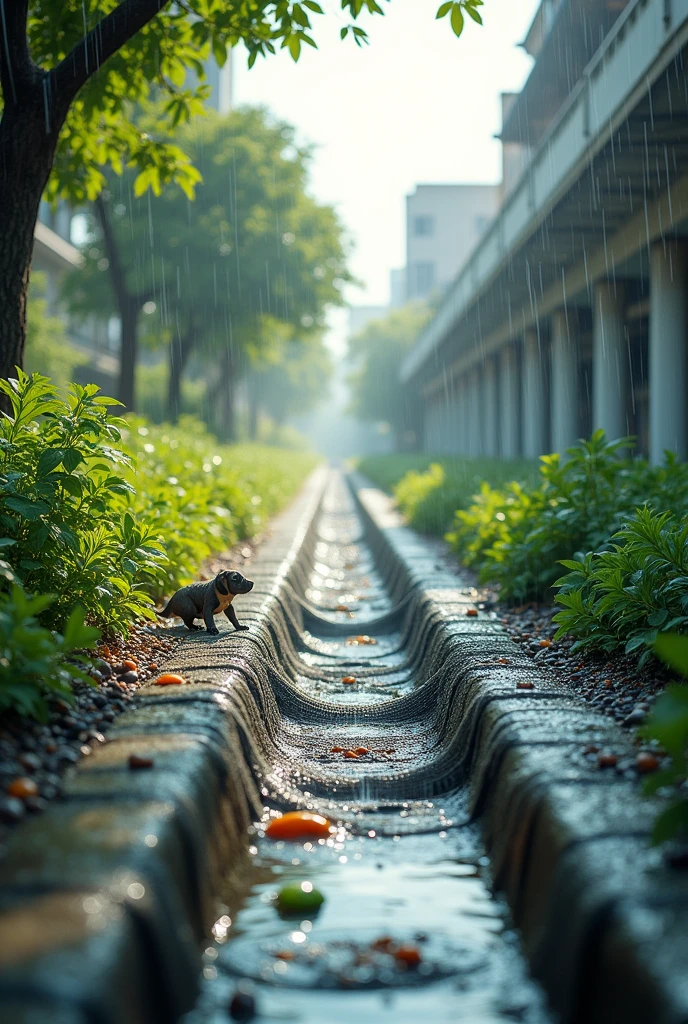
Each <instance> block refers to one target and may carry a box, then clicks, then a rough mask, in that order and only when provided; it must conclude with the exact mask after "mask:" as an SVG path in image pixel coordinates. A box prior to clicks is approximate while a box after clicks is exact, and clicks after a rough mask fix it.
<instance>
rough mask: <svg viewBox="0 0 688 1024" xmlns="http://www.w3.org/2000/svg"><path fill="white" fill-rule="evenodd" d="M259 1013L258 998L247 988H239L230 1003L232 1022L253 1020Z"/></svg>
mask: <svg viewBox="0 0 688 1024" xmlns="http://www.w3.org/2000/svg"><path fill="white" fill-rule="evenodd" d="M256 1013H257V1006H256V997H255V996H254V995H253V993H252V992H251V991H248V990H247V989H246V988H238V989H237V990H236V992H235V993H234V995H233V996H232V998H231V1000H230V1003H229V1016H230V1017H231V1018H232V1020H239V1021H248V1020H253V1018H254V1017H255V1016H256Z"/></svg>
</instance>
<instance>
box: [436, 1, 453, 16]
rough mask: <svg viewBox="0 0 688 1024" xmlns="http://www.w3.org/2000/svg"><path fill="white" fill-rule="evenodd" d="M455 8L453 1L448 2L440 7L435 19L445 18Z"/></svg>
mask: <svg viewBox="0 0 688 1024" xmlns="http://www.w3.org/2000/svg"><path fill="white" fill-rule="evenodd" d="M453 6H454V4H453V0H447V2H446V3H444V4H442V5H441V6H440V7H438V9H437V14H436V15H435V18H444V17H445V16H446V15H447V14H449V12H450V11H451V9H452V7H453Z"/></svg>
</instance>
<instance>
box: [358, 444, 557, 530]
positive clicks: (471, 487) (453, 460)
mask: <svg viewBox="0 0 688 1024" xmlns="http://www.w3.org/2000/svg"><path fill="white" fill-rule="evenodd" d="M358 468H359V470H360V471H361V472H362V473H364V474H365V475H366V476H368V477H369V478H370V479H371V480H372V481H373V482H374V483H376V484H377V485H378V486H379V487H382V488H383V489H384V490H386V491H391V492H393V493H394V496H395V498H396V500H397V503H398V505H399V508H400V509H401V511H402V512H403V513H404V515H405V516H406V517H407V518H408V520H409V522H410V523H411V525H412V526H413V527H415V529H417V530H420V531H421V532H422V533H430V534H443V533H444V532H445V530H447V529H448V527H449V526H450V525H451V522H452V518H453V516H454V513H455V512H456V510H457V509H459V508H465V507H466V506H467V505H468V504H469V503H470V501H471V498H472V496H473V495H474V494H476V492H478V491H479V490H480V487H481V485H482V483H483V482H484V481H487V482H489V483H490V484H491V485H492V486H493V487H500V486H502V485H504V484H505V483H506V481H509V480H514V479H517V480H522V481H524V483H525V482H535V481H536V480H537V475H538V464H537V462H536V461H535V460H530V459H514V460H509V459H487V458H486V459H469V458H463V457H460V456H455V457H448V456H440V457H433V456H430V455H371V456H367V457H366V458H363V459H361V460H360V461H359V463H358Z"/></svg>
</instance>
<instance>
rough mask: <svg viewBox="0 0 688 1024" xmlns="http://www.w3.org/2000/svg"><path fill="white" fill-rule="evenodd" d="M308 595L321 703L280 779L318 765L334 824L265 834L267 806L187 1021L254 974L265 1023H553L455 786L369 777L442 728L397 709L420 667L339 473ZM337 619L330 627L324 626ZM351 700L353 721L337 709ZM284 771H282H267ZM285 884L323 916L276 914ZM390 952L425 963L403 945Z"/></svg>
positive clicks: (215, 1013) (299, 728)
mask: <svg viewBox="0 0 688 1024" xmlns="http://www.w3.org/2000/svg"><path fill="white" fill-rule="evenodd" d="M304 597H305V600H306V602H307V607H308V610H309V613H310V621H309V629H308V630H307V631H304V632H303V634H302V635H301V637H300V638H299V640H298V641H297V644H296V647H297V656H298V661H299V662H301V663H302V664H303V665H304V666H306V667H307V668H308V670H309V671H308V673H307V674H306V673H305V672H298V671H297V672H296V673H295V674H294V675H293V677H292V679H291V682H292V684H293V686H294V687H295V688H296V689H297V690H298V691H300V692H302V693H303V694H304V695H305V696H307V697H311V698H315V699H317V700H318V701H320V702H323V703H324V704H325V705H327V706H329V707H330V708H331V709H332V714H331V716H329V717H330V720H329V721H328V716H327V713H324V714H323V716H322V720H321V721H320V722H319V723H318V724H316V725H311V726H308V725H301V724H300V723H299V722H298V721H295V722H292V723H291V726H290V728H289V729H288V736H289V739H290V741H291V751H290V753H291V756H292V758H293V762H294V765H295V770H294V772H293V775H292V778H291V779H290V780H289V788H290V789H291V790H292V791H294V790H297V791H298V790H300V791H301V793H302V794H303V797H304V802H305V803H306V804H308V802H309V796H310V793H309V789H308V787H309V785H310V783H309V772H310V771H313V773H314V774H315V773H317V775H318V777H319V779H320V784H319V787H318V797H317V809H318V810H319V811H322V812H323V813H324V814H326V815H327V816H328V818H329V819H330V820H332V821H334V822H338V823H340V826H341V827H340V830H339V831H338V832H337V833H336V834H335V835H334V836H333V837H332V838H330V839H327V840H323V839H321V840H320V841H319V842H318V841H314V842H310V841H306V842H305V843H303V842H300V843H295V842H278V843H275V842H274V841H271V840H270V839H269V838H268V837H266V836H265V831H264V826H265V824H266V823H267V822H268V821H269V820H270V816H271V815H272V816H274V815H277V814H279V811H276V810H274V809H273V808H272V807H271V806H270V803H269V802H268V803H267V804H266V810H265V817H264V820H263V821H262V822H260V823H257V824H256V827H255V835H254V837H253V838H252V841H251V843H252V845H251V847H250V850H249V856H250V863H249V865H248V867H247V874H246V876H245V877H246V878H247V880H248V881H247V887H246V884H245V885H242V896H241V897H240V898H238V899H237V898H236V895H235V893H234V892H233V891H232V888H231V886H230V887H229V888H228V891H227V892H226V894H225V897H224V900H225V906H224V907H221V908H220V909H221V910H222V911H223V912H222V913H220V914H219V915H218V921H217V922H216V927H215V931H214V942H213V943H211V944H209V945H208V946H207V948H206V951H205V965H204V979H205V980H204V987H203V991H202V994H201V996H200V999H199V1003H198V1006H197V1007H196V1009H195V1010H194V1011H193V1012H192V1013H191V1014H190V1015H188V1017H187V1018H185V1024H201V1022H208V1024H214V1022H216V1024H220V1022H222V1021H227V1020H228V1019H231V1018H230V1017H229V1013H228V1007H229V1006H230V1003H231V999H232V996H233V993H234V992H235V990H236V988H237V985H239V988H240V989H241V986H242V984H244V983H247V982H248V983H250V985H252V986H253V990H252V994H253V997H254V998H255V999H256V1002H257V1007H258V1009H259V1014H260V1016H259V1018H258V1019H260V1020H261V1021H265V1022H266V1024H268V1022H270V1024H272V1022H273V1021H274V1022H277V1021H285V1020H290V1021H294V1022H302V1024H316V1022H317V1024H324V1022H325V1021H328V1020H336V1019H346V1018H352V1019H357V1020H358V1021H360V1022H362V1024H364V1022H369V1024H376V1022H377V1021H387V1020H389V1021H395V1022H399V1024H401V1022H409V1024H411V1022H413V1024H416V1022H419V1021H420V1020H433V1021H456V1022H463V1021H465V1022H467V1024H469V1022H470V1024H488V1022H494V1024H497V1022H499V1021H514V1020H517V1021H523V1022H529V1024H536V1022H542V1024H544V1022H546V1021H550V1020H551V1019H552V1018H551V1017H550V1015H549V1014H548V1011H547V1010H546V1008H545V999H544V995H543V993H542V991H541V990H540V988H539V987H538V985H537V984H536V983H535V982H534V981H532V980H531V979H530V977H529V975H528V968H527V965H526V963H525V961H524V958H523V956H522V954H521V952H520V947H519V939H518V935H517V933H516V932H515V930H514V928H513V926H512V925H511V923H510V919H509V913H508V909H507V906H506V904H505V902H504V901H503V900H502V899H500V898H498V897H497V896H496V895H495V894H494V893H493V891H492V885H491V878H490V867H489V858H488V857H487V856H486V854H485V850H484V848H483V846H482V844H481V841H480V836H479V832H478V829H477V828H476V826H475V825H472V824H469V822H468V818H469V814H468V806H467V795H466V793H465V792H461V791H460V790H454V791H452V792H447V793H446V794H445V795H444V796H445V797H446V799H445V798H444V797H440V798H439V799H434V800H428V799H424V794H423V792H422V790H423V785H422V781H421V780H420V779H419V786H418V793H417V794H416V799H414V798H413V797H409V798H405V799H398V800H394V799H392V798H391V797H390V798H386V797H385V798H384V800H383V802H380V801H379V788H380V787H379V786H378V780H379V781H380V782H381V783H382V788H383V789H384V790H385V791H386V792H393V790H394V786H395V780H396V778H397V777H403V776H404V775H405V774H406V773H408V772H409V771H416V770H417V768H418V766H419V765H421V764H422V763H423V762H424V761H427V760H428V759H429V758H431V757H432V756H433V755H434V753H435V751H434V749H433V748H435V747H436V745H437V736H436V734H435V732H434V730H433V729H432V728H431V727H430V726H429V725H428V723H425V722H424V721H423V720H422V719H421V718H418V719H416V720H412V721H406V722H400V721H398V720H397V717H396V714H395V713H394V712H395V709H394V705H395V704H396V703H397V702H399V701H403V698H404V697H406V696H407V695H409V694H410V693H412V691H413V690H414V689H416V688H418V687H419V686H421V685H422V684H423V683H425V682H426V681H427V679H426V678H423V677H422V676H421V677H420V678H419V676H420V673H419V671H418V664H417V662H416V661H415V660H414V658H413V656H412V654H411V653H410V652H409V649H408V643H407V642H406V640H405V636H404V632H403V629H402V628H401V625H400V623H399V622H395V621H394V615H393V613H394V610H395V609H394V597H393V595H391V594H390V592H389V589H388V587H387V586H386V585H385V582H384V581H383V577H382V575H381V573H380V572H379V571H377V569H376V565H375V559H374V557H373V554H372V553H371V551H370V549H369V547H368V545H367V543H366V540H365V537H364V536H363V527H362V522H361V518H360V516H359V515H358V514H357V512H356V509H355V506H354V503H353V500H352V497H351V494H350V492H349V490H348V488H347V487H346V485H345V483H344V481H343V480H342V479H341V478H340V477H338V476H335V477H334V478H333V480H332V481H331V483H330V485H329V487H328V490H327V492H326V494H325V498H324V501H323V510H322V514H321V516H320V520H319V523H318V540H317V543H316V545H315V549H314V561H313V563H312V565H311V567H310V571H308V573H307V579H306V587H305V592H304ZM318 620H320V622H321V624H322V628H321V629H320V630H318V624H319V621H318ZM333 626H336V627H337V629H336V631H337V633H338V634H339V635H335V636H332V635H330V634H331V632H332V631H333V630H332V627H333ZM344 709H346V710H347V711H349V712H350V713H351V720H349V721H346V722H343V721H341V718H339V717H338V716H339V715H340V713H341V711H342V710H344ZM372 710H376V714H375V720H374V721H371V720H370V717H369V715H370V712H371V711H372ZM357 711H360V712H361V716H360V717H359V718H358V719H357V717H356V712H357ZM365 712H367V713H368V714H367V715H366V714H365ZM363 748H365V752H361V753H359V754H358V756H356V757H352V756H347V753H349V754H351V753H353V752H354V751H356V750H358V751H362V749H363ZM283 772H284V766H282V765H280V766H276V768H275V773H276V775H277V776H278V779H279V777H281V776H282V773H283ZM272 781H273V784H274V783H275V782H276V781H278V780H276V779H274V778H273V780H272ZM323 782H324V784H323ZM342 791H344V793H345V794H348V795H344V796H342V795H341V793H342ZM288 882H295V883H297V884H301V883H302V882H304V883H305V884H306V885H307V886H308V885H311V886H313V887H315V888H316V889H318V890H319V891H321V892H322V894H323V895H324V897H325V902H324V904H323V906H322V908H321V909H320V910H319V912H318V913H317V914H316V915H310V916H307V915H306V916H304V918H303V919H293V920H282V919H281V918H280V914H279V912H278V909H277V906H276V899H277V894H278V892H279V890H280V888H281V887H282V886H283V885H285V884H287V883H288ZM399 948H401V949H404V948H408V949H410V950H413V953H411V954H408V955H409V956H411V958H412V959H415V958H416V957H417V958H418V962H417V963H414V964H413V965H411V966H409V965H407V964H406V963H405V962H403V960H401V959H399V958H398V957H396V956H395V953H394V951H395V950H398V949H399Z"/></svg>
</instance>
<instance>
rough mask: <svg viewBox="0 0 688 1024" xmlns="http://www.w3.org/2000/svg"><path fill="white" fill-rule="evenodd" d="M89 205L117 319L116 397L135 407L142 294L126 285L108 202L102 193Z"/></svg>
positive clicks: (127, 405) (130, 406) (128, 405)
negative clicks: (100, 238)
mask: <svg viewBox="0 0 688 1024" xmlns="http://www.w3.org/2000/svg"><path fill="white" fill-rule="evenodd" d="M93 207H94V209H95V211H96V216H97V217H98V222H99V224H100V229H101V231H102V232H103V243H104V245H105V252H106V255H107V259H108V264H109V266H108V273H109V275H110V283H111V284H112V290H113V292H114V293H115V301H116V302H117V311H118V313H119V322H120V331H121V334H120V352H119V393H118V395H117V397H118V398H119V400H120V402H122V403H123V404H124V405H125V406H126V407H127V409H129V411H130V412H133V410H134V409H135V408H136V404H135V398H136V395H135V387H136V363H137V361H138V347H139V345H138V319H139V310H140V308H141V306H142V305H143V302H144V301H145V299H144V296H141V295H135V294H133V293H132V292H131V291H130V290H129V287H128V285H127V272H126V270H125V268H124V266H123V264H122V258H121V254H120V248H119V243H118V241H117V237H116V235H115V231H114V228H113V226H112V219H111V217H110V208H109V204H108V203H107V202H106V200H105V198H104V197H103V196H102V195H99V196H98V198H97V199H96V200H95V201H94V203H93Z"/></svg>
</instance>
